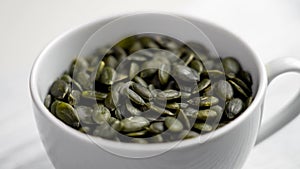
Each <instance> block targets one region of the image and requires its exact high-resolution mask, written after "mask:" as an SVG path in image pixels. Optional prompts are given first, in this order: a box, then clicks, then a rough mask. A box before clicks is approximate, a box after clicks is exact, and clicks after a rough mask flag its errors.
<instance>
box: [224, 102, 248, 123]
mask: <svg viewBox="0 0 300 169" xmlns="http://www.w3.org/2000/svg"><path fill="white" fill-rule="evenodd" d="M243 109H244V103H243V101H242V100H241V99H239V98H234V99H232V100H230V101H229V102H228V104H227V105H226V110H225V113H226V116H227V118H229V119H233V118H234V117H236V116H237V115H238V114H240V113H241V112H242V111H243Z"/></svg>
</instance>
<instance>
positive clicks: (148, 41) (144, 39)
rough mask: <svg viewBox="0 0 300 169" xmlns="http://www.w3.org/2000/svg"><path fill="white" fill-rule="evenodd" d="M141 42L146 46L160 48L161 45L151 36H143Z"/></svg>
mask: <svg viewBox="0 0 300 169" xmlns="http://www.w3.org/2000/svg"><path fill="white" fill-rule="evenodd" d="M140 42H141V44H142V45H143V47H144V48H159V46H158V45H157V44H156V43H155V42H154V40H153V39H152V38H150V37H141V38H140Z"/></svg>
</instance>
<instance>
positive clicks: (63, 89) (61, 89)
mask: <svg viewBox="0 0 300 169" xmlns="http://www.w3.org/2000/svg"><path fill="white" fill-rule="evenodd" d="M68 91H69V86H68V84H67V83H66V82H65V81H63V80H56V81H55V82H54V83H53V85H52V86H51V89H50V93H51V95H52V96H53V97H54V98H57V99H63V98H64V97H65V96H66V94H67V93H68Z"/></svg>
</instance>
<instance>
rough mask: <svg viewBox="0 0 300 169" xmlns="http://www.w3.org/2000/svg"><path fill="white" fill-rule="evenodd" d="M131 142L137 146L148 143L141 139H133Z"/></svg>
mask: <svg viewBox="0 0 300 169" xmlns="http://www.w3.org/2000/svg"><path fill="white" fill-rule="evenodd" d="M131 142H132V143H137V144H148V141H147V140H145V139H142V138H133V139H132V140H131Z"/></svg>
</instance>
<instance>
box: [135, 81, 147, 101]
mask: <svg viewBox="0 0 300 169" xmlns="http://www.w3.org/2000/svg"><path fill="white" fill-rule="evenodd" d="M131 87H132V90H133V91H135V92H136V93H137V94H138V95H140V96H141V97H142V98H144V99H147V100H151V99H152V93H151V92H150V90H149V89H148V88H146V87H144V86H142V85H140V84H138V83H132V84H131Z"/></svg>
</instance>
